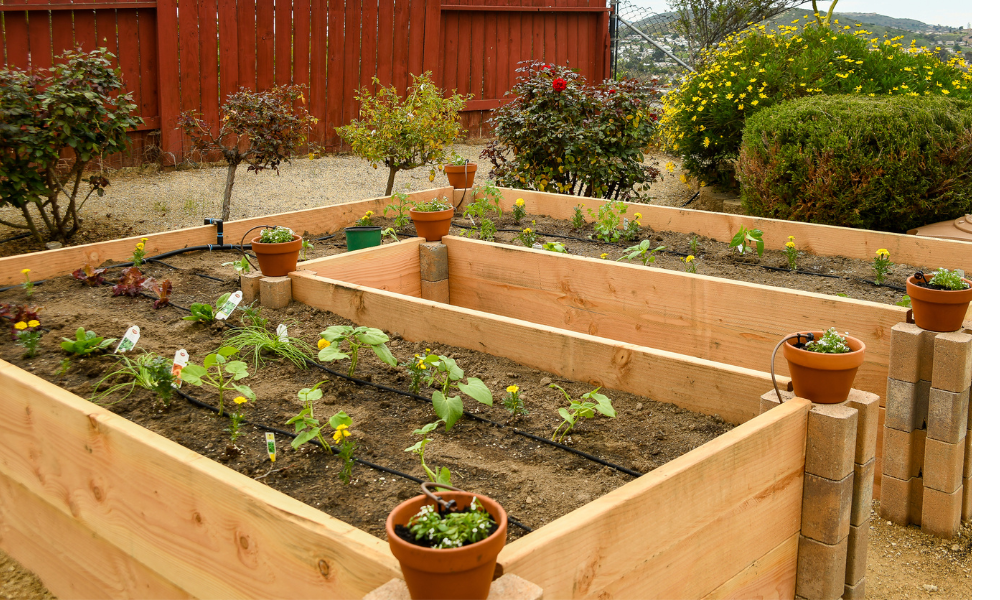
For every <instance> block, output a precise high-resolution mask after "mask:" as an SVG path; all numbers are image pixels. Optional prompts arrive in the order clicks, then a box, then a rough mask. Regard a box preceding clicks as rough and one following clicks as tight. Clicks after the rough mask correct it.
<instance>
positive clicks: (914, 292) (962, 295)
mask: <svg viewBox="0 0 1000 600" xmlns="http://www.w3.org/2000/svg"><path fill="white" fill-rule="evenodd" d="M964 281H965V282H966V283H968V284H969V288H968V289H965V290H932V289H930V288H925V287H920V286H919V285H917V282H916V279H914V278H913V276H912V275H911V276H910V277H908V278H907V279H906V293H907V294H908V295H909V296H910V306H912V307H913V320H914V322H916V324H917V327H920V328H921V329H926V330H928V331H958V330H959V329H961V328H962V321H964V320H965V313H966V311H968V309H969V303H970V302H972V282H971V281H969V280H968V279H965V280H964Z"/></svg>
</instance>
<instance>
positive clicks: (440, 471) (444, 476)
mask: <svg viewBox="0 0 1000 600" xmlns="http://www.w3.org/2000/svg"><path fill="white" fill-rule="evenodd" d="M440 423H443V421H434V422H433V423H428V424H426V425H424V426H423V427H421V428H420V429H414V430H413V435H419V436H421V437H420V441H419V442H417V443H416V444H413V445H412V446H410V447H409V448H407V449H406V450H404V451H403V452H412V453H414V454H416V455H417V456H419V457H420V466H421V467H423V468H424V472H425V473H427V479H429V480H430V481H433V482H434V483H441V484H444V485H451V471H449V470H448V467H435V468H434V470H433V471H432V470H431V468H430V467H428V466H427V463H426V462H425V461H424V452H426V451H427V444H429V443H430V442H431V440H432V438H429V437H427V434H429V433H430V432H432V431H434V430H435V429H437V426H438V424H440Z"/></svg>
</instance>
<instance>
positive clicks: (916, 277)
mask: <svg viewBox="0 0 1000 600" xmlns="http://www.w3.org/2000/svg"><path fill="white" fill-rule="evenodd" d="M913 280H914V281H922V282H924V284H926V285H930V282H929V281H927V278H926V277H924V272H923V271H917V272H916V273H914V274H913Z"/></svg>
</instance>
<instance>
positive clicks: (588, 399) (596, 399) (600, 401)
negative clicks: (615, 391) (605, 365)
mask: <svg viewBox="0 0 1000 600" xmlns="http://www.w3.org/2000/svg"><path fill="white" fill-rule="evenodd" d="M549 387H551V388H555V389H557V390H559V391H560V392H562V393H563V396H566V400H567V401H568V402H569V408H560V409H559V416H561V417H562V418H563V422H562V423H560V424H559V426H558V427H556V430H555V431H554V432H552V441H557V440H556V436H557V435H558V436H559V439H558V441H560V442H561V441H562V439H563V438H564V437H566V434H567V433H569V432H570V431H572V429H573V427H574V426H575V425H576V422H577V421H578V420H579V419H580V417H583V418H585V419H593V418H594V410H595V409H596V410H597V412H599V413H601V414H602V415H605V416H608V417H611V418H612V419H613V418H615V417H616V416H617V413H616V412H615V409H614V407H613V406H611V400H609V399H608V397H607V396H605V395H604V394H598V393H597V392H598V391H599V390H600V389H601V388H597V389H595V390H593V391H590V392H587V393H586V394H584V395H582V396H580V399H579V400H574V399H572V398H570V395H569V393H567V392H566V390H564V389H562V388H561V387H559V386H558V385H556V384H554V383H550V384H549ZM560 430H562V435H560V434H559V431H560Z"/></svg>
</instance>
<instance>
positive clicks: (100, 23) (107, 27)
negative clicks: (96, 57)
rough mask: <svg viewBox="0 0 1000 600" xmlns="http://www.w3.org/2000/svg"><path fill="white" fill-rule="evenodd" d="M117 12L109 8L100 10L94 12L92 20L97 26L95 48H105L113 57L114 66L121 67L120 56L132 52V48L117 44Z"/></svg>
mask: <svg viewBox="0 0 1000 600" xmlns="http://www.w3.org/2000/svg"><path fill="white" fill-rule="evenodd" d="M117 13H118V11H117V10H113V9H110V8H102V9H100V10H97V11H96V14H95V15H94V20H95V21H96V24H97V47H98V48H107V49H108V51H109V52H112V53H114V55H115V66H116V67H117V66H120V65H121V56H122V54H123V53H124V52H126V51H129V52H131V51H134V48H127V47H121V46H119V43H118V32H119V26H118V14H117Z"/></svg>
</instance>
